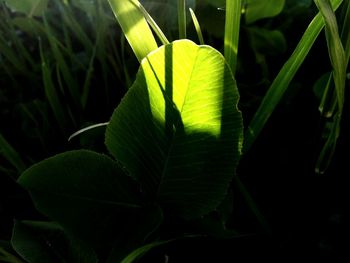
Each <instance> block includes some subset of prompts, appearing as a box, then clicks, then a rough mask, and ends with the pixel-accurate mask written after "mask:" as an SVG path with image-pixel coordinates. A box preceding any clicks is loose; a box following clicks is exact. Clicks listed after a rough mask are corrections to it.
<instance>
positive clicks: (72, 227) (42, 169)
mask: <svg viewBox="0 0 350 263" xmlns="http://www.w3.org/2000/svg"><path fill="white" fill-rule="evenodd" d="M18 183H19V184H20V185H21V186H23V187H24V188H26V189H28V190H29V192H30V194H31V196H32V199H33V200H34V203H35V206H36V207H37V209H38V210H39V211H40V212H42V213H43V214H45V215H46V216H48V217H49V218H50V219H51V220H53V221H57V222H59V223H60V224H61V225H62V226H63V227H64V228H65V230H66V231H68V232H72V233H74V234H76V235H77V236H78V237H80V238H82V239H84V240H87V241H90V242H92V243H93V244H99V243H100V242H111V241H112V240H114V239H115V238H117V237H120V238H123V237H125V236H128V231H129V230H130V229H131V228H133V222H134V218H135V214H136V212H138V210H139V209H138V208H139V202H138V201H137V198H136V196H135V195H134V194H133V193H134V191H133V187H132V184H131V182H130V181H129V178H128V177H127V176H125V174H124V172H123V171H122V170H121V169H120V168H119V166H117V164H116V163H115V162H114V161H113V160H111V159H110V158H108V157H107V156H105V155H102V154H98V153H95V152H92V151H87V150H76V151H70V152H65V153H62V154H58V155H56V156H54V157H51V158H48V159H46V160H43V161H41V162H39V163H37V164H35V165H33V166H32V167H30V168H29V169H27V170H26V171H25V172H24V173H23V174H22V175H21V176H20V178H19V179H18Z"/></svg>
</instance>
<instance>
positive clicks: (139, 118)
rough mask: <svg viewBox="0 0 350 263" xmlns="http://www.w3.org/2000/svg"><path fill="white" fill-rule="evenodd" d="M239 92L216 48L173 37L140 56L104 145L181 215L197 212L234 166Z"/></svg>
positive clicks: (212, 200)
mask: <svg viewBox="0 0 350 263" xmlns="http://www.w3.org/2000/svg"><path fill="white" fill-rule="evenodd" d="M238 98H239V95H238V90H237V87H236V83H235V81H234V79H233V76H232V73H231V71H230V69H229V67H228V65H227V64H226V62H225V59H224V57H223V56H222V55H221V54H220V53H219V52H218V51H216V50H215V49H213V48H211V47H209V46H198V45H196V44H194V43H193V42H191V41H189V40H180V41H175V42H173V43H172V44H169V45H166V46H163V47H161V48H159V49H158V50H156V51H155V52H152V53H151V54H150V55H149V56H147V57H146V58H145V59H144V60H143V61H142V63H141V68H140V70H139V72H138V74H137V78H136V80H135V82H134V84H133V86H132V87H131V88H130V89H129V91H128V93H127V94H126V96H125V97H124V99H123V100H122V102H121V103H120V105H119V106H118V108H117V109H116V110H115V112H114V113H113V116H112V118H111V120H110V123H109V125H108V126H107V131H106V145H107V148H108V149H109V151H110V152H111V153H112V155H113V156H114V157H115V158H116V159H117V160H119V161H120V162H121V163H122V164H123V165H124V166H125V167H126V169H127V170H128V171H129V172H130V174H131V176H133V177H134V178H135V179H137V180H138V181H139V183H140V184H141V187H142V188H143V190H144V191H145V192H146V193H147V194H149V196H153V198H155V199H157V200H158V202H159V203H160V204H162V205H164V206H166V207H168V208H170V209H171V210H173V211H174V213H176V214H178V215H179V216H181V217H184V218H195V217H199V216H201V215H203V214H206V213H208V212H209V211H212V210H213V209H214V208H215V207H216V206H217V205H218V204H219V203H220V201H221V200H222V199H223V197H224V196H225V193H226V191H227V188H228V186H229V182H230V181H231V179H232V176H233V175H234V173H235V167H236V165H237V162H238V159H239V157H240V151H241V144H242V129H243V127H242V116H241V113H240V112H239V111H238V109H237V103H238ZM131 109H132V110H131Z"/></svg>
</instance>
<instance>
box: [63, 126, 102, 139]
mask: <svg viewBox="0 0 350 263" xmlns="http://www.w3.org/2000/svg"><path fill="white" fill-rule="evenodd" d="M107 125H108V122H103V123H97V124H94V125H90V126H88V127H85V128H83V129H80V130H79V131H76V132H75V133H73V134H72V135H71V136H69V138H68V141H70V140H72V139H73V138H74V137H76V136H78V135H79V134H82V133H84V132H86V131H89V130H92V129H95V128H98V127H102V126H107Z"/></svg>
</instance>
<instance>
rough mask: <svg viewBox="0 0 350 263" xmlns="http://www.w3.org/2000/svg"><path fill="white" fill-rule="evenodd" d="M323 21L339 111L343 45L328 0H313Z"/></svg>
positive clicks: (342, 92)
mask: <svg viewBox="0 0 350 263" xmlns="http://www.w3.org/2000/svg"><path fill="white" fill-rule="evenodd" d="M314 1H315V4H316V6H317V8H318V9H319V11H320V13H321V15H322V17H323V19H324V23H325V31H326V40H327V46H328V53H329V56H330V60H331V64H332V67H333V79H334V84H335V90H336V93H337V98H338V107H339V111H340V112H342V110H343V104H344V91H345V90H344V89H345V79H346V61H345V52H344V48H343V45H342V43H341V40H340V36H339V33H338V24H337V19H336V17H335V14H334V12H333V10H332V6H331V4H330V2H329V0H314Z"/></svg>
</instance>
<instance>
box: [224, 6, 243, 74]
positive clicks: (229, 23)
mask: <svg viewBox="0 0 350 263" xmlns="http://www.w3.org/2000/svg"><path fill="white" fill-rule="evenodd" d="M241 9H242V1H241V0H236V1H227V2H226V10H225V37H224V46H225V50H224V54H225V59H226V61H227V63H228V64H229V65H230V68H231V70H232V72H233V74H235V71H236V67H237V53H238V41H239V30H240V22H241Z"/></svg>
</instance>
